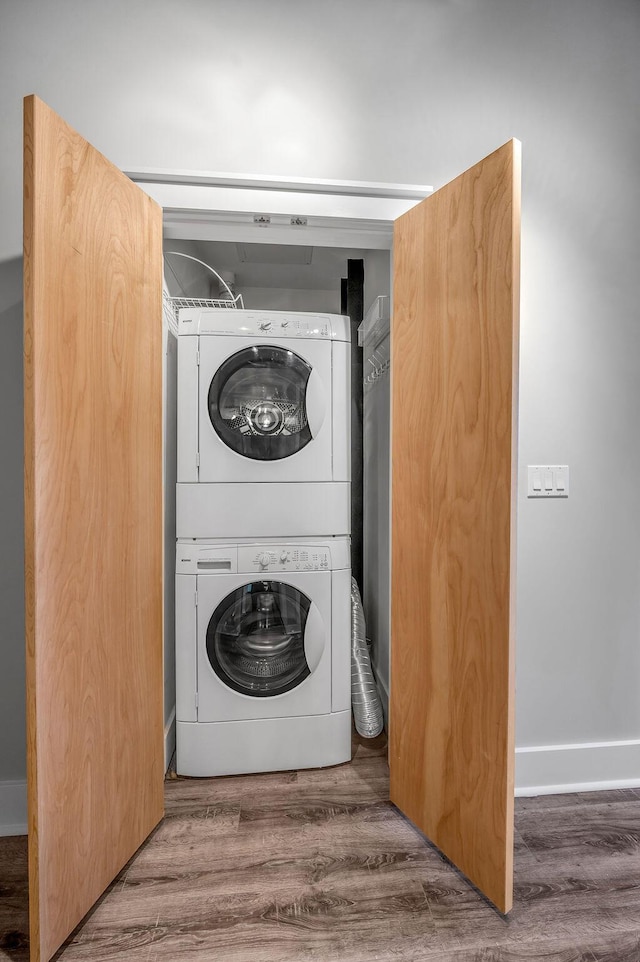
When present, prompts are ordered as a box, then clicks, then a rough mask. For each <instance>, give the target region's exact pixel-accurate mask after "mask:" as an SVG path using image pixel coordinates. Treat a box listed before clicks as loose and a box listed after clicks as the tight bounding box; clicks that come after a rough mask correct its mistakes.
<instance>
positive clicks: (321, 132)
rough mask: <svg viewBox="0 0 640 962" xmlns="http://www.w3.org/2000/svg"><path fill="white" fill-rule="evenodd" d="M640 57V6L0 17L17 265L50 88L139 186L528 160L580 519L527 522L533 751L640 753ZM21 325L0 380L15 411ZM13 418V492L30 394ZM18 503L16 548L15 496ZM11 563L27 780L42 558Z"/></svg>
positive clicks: (531, 301)
mask: <svg viewBox="0 0 640 962" xmlns="http://www.w3.org/2000/svg"><path fill="white" fill-rule="evenodd" d="M639 48H640V4H638V2H637V0H536V2H535V3H531V2H529V3H527V2H526V0H393V2H391V0H388V2H382V0H318V2H316V3H311V2H306V0H271V2H269V3H266V2H264V0H233V2H231V0H182V2H180V3H176V2H175V0H171V2H169V0H156V2H155V3H153V4H151V5H149V4H146V3H142V2H140V0H126V2H125V0H112V2H111V3H108V4H104V3H98V2H94V0H56V3H50V2H47V0H4V2H3V4H2V31H1V34H0V120H1V124H0V131H1V133H0V136H1V137H2V150H0V184H1V185H2V188H1V190H2V211H3V216H2V219H1V221H0V262H4V261H7V260H11V259H13V258H15V257H16V256H17V255H18V254H19V253H20V247H21V241H20V231H21V224H20V219H21V200H20V195H21V147H20V140H21V109H22V108H21V98H22V96H23V95H24V94H27V93H31V92H35V93H37V94H39V95H40V96H41V97H42V98H43V99H44V100H46V101H47V102H48V103H49V104H50V105H51V106H52V107H53V108H54V109H56V110H57V111H59V112H60V113H61V114H62V115H63V116H64V117H65V118H66V119H67V120H68V121H69V122H70V123H71V124H72V125H73V126H75V127H76V128H77V129H78V130H79V131H80V132H81V133H82V134H83V135H84V136H86V137H87V138H88V139H89V140H91V141H92V142H93V143H94V144H95V145H96V146H97V147H98V148H99V149H101V150H103V151H104V153H106V154H107V155H108V156H109V157H110V158H111V159H112V160H113V161H114V162H115V163H117V164H118V165H120V166H121V167H125V168H136V167H144V166H152V167H165V168H172V167H178V168H189V169H201V170H222V171H225V170H226V171H236V172H247V173H250V172H263V173H271V174H283V175H286V174H290V175H301V176H309V177H318V178H336V179H354V180H376V181H395V182H402V181H404V182H415V183H433V184H435V185H436V186H437V185H439V184H442V183H443V182H445V181H447V180H448V179H450V178H451V177H453V176H455V175H456V174H458V173H459V172H460V171H461V170H463V169H464V168H466V167H468V166H469V165H470V164H472V163H474V162H475V161H476V160H478V159H479V158H480V157H482V156H483V155H484V154H485V153H488V152H489V151H491V150H493V149H494V148H495V147H496V146H498V145H500V144H501V143H503V142H504V141H506V140H507V139H508V138H509V137H511V136H517V137H519V138H520V139H521V140H522V142H523V156H524V183H523V191H524V208H523V251H522V253H523V270H522V363H521V407H520V411H521V418H520V463H521V478H524V476H525V475H524V472H525V466H526V464H527V463H546V462H549V463H568V464H569V465H570V468H571V497H570V498H569V499H568V501H554V502H550V501H533V502H528V501H527V500H526V498H522V497H521V500H520V505H519V545H520V548H519V565H520V566H519V574H518V594H519V603H520V610H519V625H518V631H519V641H518V719H517V740H518V742H519V744H520V745H529V746H531V745H544V744H550V743H551V744H552V743H566V742H588V741H606V740H614V739H633V738H639V737H640V698H638V687H639V679H640V645H639V644H638V641H639V628H640V624H639V622H640V591H639V585H640V564H639V554H640V552H639V545H640V530H639V529H640V508H639V506H638V498H637V487H638V480H637V479H638V475H639V468H640V433H639V431H638V424H639V422H640V417H639V415H640V377H638V366H639V363H640V323H638V321H639V317H638V313H639V308H638V303H639V302H638V283H637V273H638V266H637V265H638V259H639V258H638V255H639V252H640V218H639V217H638V210H639V209H640V203H639V201H640V197H639V193H640V178H639V177H638V171H639V170H640V164H639V159H640V157H639V155H640V112H639V111H638V109H637V92H638V90H639V89H640V58H639V57H638V56H637V51H638V49H639ZM10 316H11V317H13V321H10V322H7V333H6V334H5V337H4V338H3V344H2V351H1V352H0V365H1V366H2V370H0V383H2V384H4V379H5V378H7V377H8V378H10V379H13V380H12V383H13V384H14V388H15V389H16V390H17V384H16V383H15V382H16V379H17V377H18V374H17V367H18V364H19V338H18V336H17V334H16V330H15V324H16V319H15V315H14V314H11V311H10ZM3 320H5V315H4V314H3ZM5 369H6V370H5ZM14 394H15V391H14ZM2 414H3V417H2V429H3V432H5V433H6V434H7V435H8V436H7V438H6V440H4V444H3V448H2V455H3V463H4V464H5V470H4V471H3V475H5V477H3V485H4V484H7V480H6V477H7V476H6V470H7V469H6V464H7V461H8V462H9V463H10V464H12V463H13V461H12V459H13V458H14V457H17V456H18V454H19V448H20V440H19V438H20V424H21V419H20V412H19V410H18V405H17V403H16V401H15V397H14V399H13V402H12V403H9V404H8V405H7V408H6V409H3V412H2ZM14 489H15V490H14ZM4 490H5V489H4V488H3V491H4ZM8 497H9V498H10V499H11V503H12V504H13V503H14V502H15V504H14V507H13V512H12V511H11V510H9V508H8V505H5V504H4V503H3V510H4V511H5V512H7V514H8V516H9V518H10V520H9V522H8V525H9V530H13V528H14V527H15V525H16V523H17V520H16V519H17V516H18V513H19V511H20V496H19V491H18V490H17V483H12V484H11V485H10V486H9V491H8ZM3 501H4V499H3ZM4 530H7V529H3V531H4ZM0 552H2V555H1V558H0V560H1V563H2V574H3V579H4V578H8V583H9V585H10V588H9V590H8V591H4V589H3V593H2V601H3V609H4V608H6V611H5V610H3V612H2V615H1V618H2V621H1V623H2V625H3V633H4V632H6V626H7V625H10V626H13V627H12V628H11V630H10V631H9V632H8V633H7V634H6V640H4V641H3V646H2V652H3V656H2V657H3V670H2V673H1V674H0V705H2V706H3V708H2V711H3V716H2V717H3V729H2V730H3V736H5V735H6V736H11V737H9V744H10V745H11V746H12V747H11V748H10V750H9V751H8V752H5V751H3V755H2V759H1V760H0V777H8V773H14V772H15V770H16V765H17V761H16V757H15V755H16V751H18V754H21V753H22V747H23V699H22V693H21V688H20V685H19V684H18V679H17V677H16V676H17V675H19V674H20V672H21V666H20V657H21V656H20V654H19V652H18V649H19V648H20V647H21V644H22V640H21V638H20V637H19V635H20V630H19V627H20V625H21V614H20V606H21V597H20V579H19V574H18V572H19V570H20V558H19V550H15V545H13V546H12V541H11V539H9V540H5V538H4V537H3V541H2V546H1V547H0ZM3 583H4V582H3ZM7 666H8V670H7ZM5 726H8V728H7V727H5Z"/></svg>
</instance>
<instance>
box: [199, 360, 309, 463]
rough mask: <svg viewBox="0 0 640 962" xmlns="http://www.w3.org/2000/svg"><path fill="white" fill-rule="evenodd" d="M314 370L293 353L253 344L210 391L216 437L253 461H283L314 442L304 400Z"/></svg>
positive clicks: (221, 373)
mask: <svg viewBox="0 0 640 962" xmlns="http://www.w3.org/2000/svg"><path fill="white" fill-rule="evenodd" d="M311 373H312V369H311V367H310V365H309V364H307V362H306V361H304V360H303V359H302V358H301V357H300V356H299V355H298V354H296V353H294V352H293V351H288V350H285V349H284V348H282V347H272V346H270V345H267V344H261V345H251V347H247V348H245V349H244V350H242V351H238V353H237V354H234V355H232V357H230V358H227V360H226V361H225V362H224V364H222V365H221V366H220V367H219V368H218V370H217V372H216V374H215V375H214V377H213V379H212V381H211V385H210V387H209V398H208V408H209V418H210V420H211V424H212V425H213V428H214V430H215V432H216V434H217V435H218V437H219V438H220V439H221V440H222V441H223V442H224V443H225V444H226V445H228V447H230V448H231V450H232V451H236V452H237V453H238V454H242V455H244V457H246V458H251V459H253V460H255V461H279V460H280V459H281V458H287V457H290V456H291V455H292V454H296V453H297V452H298V451H300V450H302V448H304V447H305V446H306V445H307V444H308V443H309V441H310V440H311V436H312V435H311V428H310V425H309V418H308V416H307V405H306V395H307V386H308V384H309V379H310V376H311Z"/></svg>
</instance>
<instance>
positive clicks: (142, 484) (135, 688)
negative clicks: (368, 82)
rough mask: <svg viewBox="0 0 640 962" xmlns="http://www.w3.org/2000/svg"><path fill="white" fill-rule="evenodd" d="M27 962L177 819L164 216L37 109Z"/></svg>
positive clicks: (29, 211) (28, 349) (29, 357)
mask: <svg viewBox="0 0 640 962" xmlns="http://www.w3.org/2000/svg"><path fill="white" fill-rule="evenodd" d="M24 185H25V206H24V232H25V239H24V243H25V250H24V254H25V257H24V265H25V553H26V561H25V566H26V638H27V714H28V719H27V727H28V733H27V739H28V819H29V873H30V917H31V921H30V928H31V958H32V960H46V959H49V958H50V957H51V956H52V954H53V953H54V952H55V951H56V949H57V948H58V947H59V945H60V944H61V943H62V942H63V941H64V939H65V938H66V937H67V935H68V934H69V933H70V932H71V931H72V930H73V929H74V927H75V926H76V925H77V924H78V922H79V921H80V919H81V918H82V917H83V916H84V915H85V914H86V912H87V911H88V910H89V908H90V907H91V906H92V905H93V903H94V902H95V900H96V899H97V898H98V897H99V896H100V895H101V893H102V892H103V891H104V889H105V888H106V886H107V885H108V884H109V882H110V881H111V880H112V879H113V877H114V876H115V875H116V874H117V873H118V871H119V870H120V869H121V868H122V866H123V865H124V864H125V863H126V862H127V861H128V859H129V858H130V857H131V856H132V855H133V853H134V852H135V850H136V849H137V848H138V847H139V845H140V844H141V843H142V841H143V840H144V839H145V838H146V837H147V835H148V834H149V832H150V831H151V830H152V829H153V827H154V826H155V825H156V824H157V823H158V821H159V820H160V818H161V817H162V813H163V768H164V764H163V709H162V692H163V677H162V671H163V669H162V630H163V624H162V612H163V600H162V597H163V596H162V591H163V587H162V584H163V583H162V532H163V520H162V461H161V457H162V383H161V379H162V373H161V372H162V367H161V352H162V328H161V323H162V322H161V318H162V310H161V296H162V295H161V292H162V254H161V243H162V212H161V210H160V208H158V207H157V205H156V204H155V203H154V202H153V201H151V200H150V198H148V197H147V196H146V195H145V194H144V193H143V192H142V191H141V190H140V189H139V188H137V187H136V186H135V185H133V184H132V183H131V182H130V181H129V180H128V178H126V177H125V176H124V175H123V174H122V173H121V172H120V171H119V170H117V169H116V168H115V167H113V166H112V165H111V164H110V163H109V162H108V161H107V160H106V159H105V158H104V157H103V156H102V155H101V154H100V153H98V151H96V150H95V149H94V148H93V147H91V146H90V145H89V144H88V143H86V141H84V140H83V139H82V138H81V137H79V135H78V134H77V133H76V132H75V131H73V130H72V129H71V128H70V127H68V126H67V125H66V124H65V123H64V122H63V121H62V120H61V119H60V118H59V117H58V116H57V115H56V114H55V113H54V112H53V111H51V110H50V109H49V108H48V107H47V106H46V105H45V104H43V103H42V102H41V101H39V100H38V99H37V98H35V97H28V98H27V99H26V100H25V178H24Z"/></svg>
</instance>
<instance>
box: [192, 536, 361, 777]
mask: <svg viewBox="0 0 640 962" xmlns="http://www.w3.org/2000/svg"><path fill="white" fill-rule="evenodd" d="M176 739H177V746H176V770H177V772H178V774H180V775H196V776H209V775H232V774H240V773H248V772H264V771H283V770H289V769H297V768H315V767H321V766H325V765H335V764H338V763H340V762H344V761H348V760H349V759H350V758H351V570H350V548H349V539H348V538H334V539H331V540H327V541H316V540H314V541H312V542H310V541H307V540H301V539H294V540H290V541H284V540H283V541H278V542H257V541H253V542H251V541H249V540H248V539H247V540H246V541H243V542H240V543H234V544H220V543H214V542H202V541H178V544H177V557H176Z"/></svg>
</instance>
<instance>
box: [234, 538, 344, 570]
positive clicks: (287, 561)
mask: <svg viewBox="0 0 640 962" xmlns="http://www.w3.org/2000/svg"><path fill="white" fill-rule="evenodd" d="M238 568H239V570H240V571H247V572H249V571H258V572H262V571H264V572H266V571H329V570H330V568H331V557H330V553H329V551H328V550H327V549H326V548H322V547H319V546H316V545H293V544H292V545H265V544H261V545H259V546H256V545H247V546H246V547H244V546H239V547H238Z"/></svg>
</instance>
